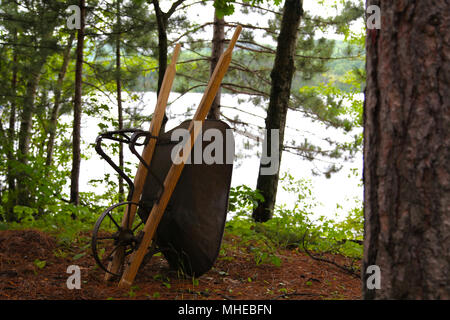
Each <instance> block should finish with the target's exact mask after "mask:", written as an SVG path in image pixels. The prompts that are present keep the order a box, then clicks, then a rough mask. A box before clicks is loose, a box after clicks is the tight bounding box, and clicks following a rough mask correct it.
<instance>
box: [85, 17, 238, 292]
mask: <svg viewBox="0 0 450 320" xmlns="http://www.w3.org/2000/svg"><path fill="white" fill-rule="evenodd" d="M241 30H242V27H241V26H238V27H237V28H236V30H235V33H234V35H233V37H232V39H231V41H230V44H229V46H228V48H227V50H226V51H225V52H224V53H223V54H222V56H221V57H220V59H219V61H218V63H217V66H216V68H215V70H214V72H213V74H212V75H211V78H210V81H209V83H208V86H207V88H206V90H205V93H204V95H203V98H202V100H201V102H200V104H199V106H198V108H197V111H196V113H195V115H194V117H193V119H192V120H188V121H184V122H183V123H181V124H180V125H179V126H178V127H176V128H174V129H172V130H170V131H168V132H160V129H161V124H162V119H163V117H164V113H165V107H166V105H167V100H168V96H169V93H170V90H171V87H172V83H173V79H174V76H175V64H176V60H177V58H178V55H179V51H180V46H179V45H177V46H176V47H175V50H174V54H173V58H172V62H171V64H170V66H169V67H168V68H167V70H166V74H165V76H164V80H163V84H162V87H161V90H160V94H159V95H158V100H157V103H156V107H155V112H154V114H153V117H152V121H151V124H150V130H149V131H144V130H140V129H124V130H116V131H109V132H105V133H102V134H100V135H99V136H98V137H97V140H96V148H95V149H96V151H97V153H98V154H99V155H100V156H102V157H103V158H104V159H105V160H106V161H107V162H108V163H109V164H110V165H111V166H112V167H113V169H114V170H115V171H116V172H117V173H118V174H119V175H120V176H121V177H122V178H123V179H124V180H125V181H126V182H127V184H128V186H129V192H128V196H127V199H126V201H124V202H121V203H118V204H115V205H113V206H111V207H109V208H108V209H107V210H105V211H104V212H103V213H102V214H101V215H100V217H99V218H98V220H97V222H96V224H95V226H94V230H93V234H92V241H91V245H92V253H93V256H94V259H95V261H96V263H97V264H98V266H99V267H100V268H101V269H103V270H104V271H105V272H106V273H105V279H106V280H109V279H111V278H112V277H113V276H117V277H121V280H120V282H119V286H120V287H129V286H131V284H132V283H133V281H134V278H135V276H136V274H137V271H138V269H139V267H140V266H141V264H142V263H143V261H144V263H145V262H147V261H148V260H149V259H150V258H151V257H152V256H153V255H154V254H155V253H157V252H161V253H162V254H163V255H164V257H165V258H166V260H167V262H168V263H169V265H170V266H171V267H172V268H174V269H177V270H179V271H181V272H182V273H184V274H186V275H188V276H197V277H198V276H200V275H202V274H203V273H205V272H207V271H208V270H210V268H211V267H212V266H213V264H214V262H215V260H216V258H217V256H218V253H219V249H220V244H221V240H222V235H223V231H224V226H225V220H226V214H227V206H228V195H229V189H230V183H231V174H232V170H233V164H232V158H233V156H234V141H233V135H232V134H229V132H230V130H231V129H230V127H229V126H228V125H227V124H226V123H225V122H223V121H219V120H205V118H206V115H207V114H208V112H209V109H210V107H211V104H212V101H213V99H214V97H215V95H216V94H217V91H218V88H219V87H220V83H221V81H222V79H223V77H224V75H225V73H226V71H227V69H228V66H229V64H230V62H231V55H232V51H233V48H234V46H235V44H236V41H237V38H238V37H239V34H240V32H241ZM199 127H200V129H199ZM182 129H184V130H185V132H186V133H187V137H188V138H187V139H184V140H182V141H179V140H178V141H177V140H176V139H174V133H175V132H176V131H177V130H182ZM208 130H213V131H214V132H215V133H219V134H220V135H221V136H222V137H223V139H219V140H218V141H214V143H215V146H216V147H217V146H219V147H221V148H222V150H223V151H224V152H223V153H222V154H221V156H219V161H216V162H213V163H211V162H210V161H208V162H206V161H204V159H200V161H199V160H198V159H194V153H195V154H196V155H197V154H200V155H202V154H203V152H204V151H206V149H208V148H209V149H211V148H210V147H211V145H210V144H212V143H213V142H208V141H209V140H208V138H209V137H208V138H206V139H205V137H204V135H205V134H206V133H207V132H208ZM175 136H176V135H175ZM105 140H111V141H116V142H121V143H125V144H127V145H128V147H129V149H130V151H131V152H132V153H133V154H134V155H135V156H136V157H137V158H138V159H139V166H138V170H137V173H136V175H135V178H134V181H132V180H131V178H130V177H129V176H128V175H127V174H126V173H125V172H124V171H123V170H122V169H121V168H120V167H119V166H118V165H116V164H115V163H114V162H113V161H112V160H111V158H110V157H109V156H108V155H107V154H106V153H105V152H104V150H103V148H102V146H103V145H104V142H105ZM139 146H141V147H143V152H142V154H140V153H139V152H138V151H137V149H136V147H139ZM230 146H232V147H231V148H230ZM193 148H194V152H191V151H192V150H193ZM197 150H199V151H200V152H199V153H198V152H197ZM220 157H221V159H220ZM215 159H216V160H217V157H215ZM230 159H231V161H230ZM191 160H193V161H191ZM121 216H122V219H121V221H120V217H121Z"/></svg>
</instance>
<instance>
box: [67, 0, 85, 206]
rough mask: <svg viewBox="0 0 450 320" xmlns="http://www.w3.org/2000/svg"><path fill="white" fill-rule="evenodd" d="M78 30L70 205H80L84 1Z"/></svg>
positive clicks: (81, 1) (82, 1)
mask: <svg viewBox="0 0 450 320" xmlns="http://www.w3.org/2000/svg"><path fill="white" fill-rule="evenodd" d="M79 6H80V29H78V32H77V60H76V64H75V96H74V103H73V142H72V143H73V145H72V171H71V175H70V203H73V204H75V205H78V204H79V203H80V194H79V178H80V163H81V112H82V108H81V98H82V83H83V48H84V26H85V12H86V6H85V0H80V2H79Z"/></svg>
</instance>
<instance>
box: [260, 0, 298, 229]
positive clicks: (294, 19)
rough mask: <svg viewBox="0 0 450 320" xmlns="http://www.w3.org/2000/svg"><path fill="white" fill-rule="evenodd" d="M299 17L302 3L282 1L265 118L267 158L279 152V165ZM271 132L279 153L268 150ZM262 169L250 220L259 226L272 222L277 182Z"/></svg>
mask: <svg viewBox="0 0 450 320" xmlns="http://www.w3.org/2000/svg"><path fill="white" fill-rule="evenodd" d="M302 15H303V6H302V1H301V0H286V1H285V4H284V9H283V18H282V20H281V29H280V35H279V36H278V40H277V51H276V55H275V63H274V66H273V69H272V72H271V74H270V76H271V78H272V87H271V91H270V101H269V108H268V110H267V117H266V129H267V131H268V134H267V150H268V154H269V155H271V154H273V152H278V156H279V163H281V154H282V150H283V140H284V127H285V125H286V115H287V111H288V105H289V96H290V93H291V83H292V78H293V75H294V72H295V65H294V56H295V47H296V43H297V35H298V28H299V25H300V20H301V17H302ZM272 129H279V130H280V131H279V133H280V134H279V149H278V150H271V134H270V133H269V132H270V130H272ZM262 167H263V165H262V164H260V174H259V176H258V182H257V186H256V188H257V189H258V190H259V191H260V192H261V194H262V195H263V196H264V199H265V201H264V202H261V203H259V204H258V207H257V208H256V209H255V210H254V212H253V219H254V220H255V221H260V222H264V221H267V220H269V219H270V218H272V215H273V209H274V206H275V200H276V195H277V188H278V178H279V168H278V170H277V172H276V174H274V175H261V168H262Z"/></svg>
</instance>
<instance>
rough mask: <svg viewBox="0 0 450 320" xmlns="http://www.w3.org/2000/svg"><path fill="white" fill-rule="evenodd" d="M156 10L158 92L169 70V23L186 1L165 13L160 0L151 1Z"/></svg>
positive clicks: (164, 121)
mask: <svg viewBox="0 0 450 320" xmlns="http://www.w3.org/2000/svg"><path fill="white" fill-rule="evenodd" d="M151 2H152V3H153V6H154V8H155V15H156V24H157V25H158V64H159V66H158V91H157V94H158V95H159V90H161V86H162V82H163V80H164V74H165V73H166V69H167V46H168V43H167V22H168V21H169V18H170V16H171V15H172V14H173V13H174V12H175V10H176V8H177V7H178V6H179V5H181V4H182V3H183V2H184V0H177V1H175V2H173V3H172V6H171V7H170V9H169V10H168V11H167V12H163V11H162V10H161V8H160V6H159V0H151ZM167 120H168V119H167V116H166V113H164V119H163V123H162V125H161V131H160V132H161V133H162V132H164V127H165V125H166V122H167Z"/></svg>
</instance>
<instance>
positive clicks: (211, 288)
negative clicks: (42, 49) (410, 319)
mask: <svg viewBox="0 0 450 320" xmlns="http://www.w3.org/2000/svg"><path fill="white" fill-rule="evenodd" d="M236 240H237V239H236V237H235V236H233V235H229V234H225V236H224V239H223V244H228V245H225V246H224V245H223V246H222V248H225V249H224V250H222V253H221V255H220V256H219V258H218V259H217V261H216V263H215V265H214V267H213V268H212V269H211V270H210V271H208V272H207V273H206V274H204V275H202V276H201V277H199V278H195V279H194V278H188V279H186V278H182V277H179V276H178V275H177V272H176V271H173V270H170V269H169V267H168V264H167V263H166V262H165V260H164V259H163V257H162V256H154V257H153V258H152V259H151V260H150V262H149V263H147V264H146V265H145V266H142V267H141V269H140V270H139V272H138V275H137V277H136V279H135V281H134V285H133V286H132V287H131V288H130V289H119V288H118V287H117V281H116V282H105V281H103V277H104V272H103V271H102V270H101V269H99V268H98V267H97V266H96V264H95V261H94V259H93V258H92V255H91V254H90V247H89V236H88V235H86V236H85V237H78V238H77V240H76V241H75V243H72V244H71V246H70V247H68V246H63V245H58V244H57V241H56V239H55V238H54V237H53V236H51V235H48V234H46V233H44V232H41V231H37V230H32V229H27V230H6V231H0V299H3V300H5V299H8V300H9V299H27V300H30V299H33V300H34V299H49V300H50V299H51V300H56V299H58V300H59V299H65V300H72V299H88V300H99V299H101V300H103V299H151V300H153V299H165V300H167V299H169V300H174V299H175V300H183V299H186V300H188V299H189V300H192V299H214V300H222V299H226V300H234V299H238V300H245V299H256V300H273V299H275V300H276V299H278V300H280V299H292V300H294V299H302V300H303V299H305V300H306V299H315V300H317V299H322V300H323V299H326V300H329V299H332V300H335V299H361V285H360V283H361V281H360V279H359V278H357V277H355V276H354V275H351V274H349V273H347V272H345V271H344V270H342V269H340V268H338V267H336V266H335V265H333V264H330V263H326V262H322V261H317V260H314V259H312V258H311V257H310V256H308V255H307V254H306V253H304V252H302V251H300V250H298V249H293V250H288V249H280V250H278V252H277V253H276V255H277V256H278V257H279V258H280V259H281V261H282V262H281V265H280V266H275V265H272V264H259V265H257V264H256V263H255V261H254V257H253V256H252V255H251V254H250V253H249V252H248V250H247V248H245V247H240V246H239V245H236V243H238V241H236ZM327 257H328V258H329V259H333V261H335V262H336V263H338V264H340V265H344V264H349V262H350V260H349V259H347V258H345V257H343V256H337V255H328V256H327ZM70 265H78V266H79V267H80V269H81V280H82V281H81V289H79V290H76V289H74V290H69V289H68V288H67V285H66V281H67V279H68V277H69V276H70V274H68V273H67V268H68V266H70Z"/></svg>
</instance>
